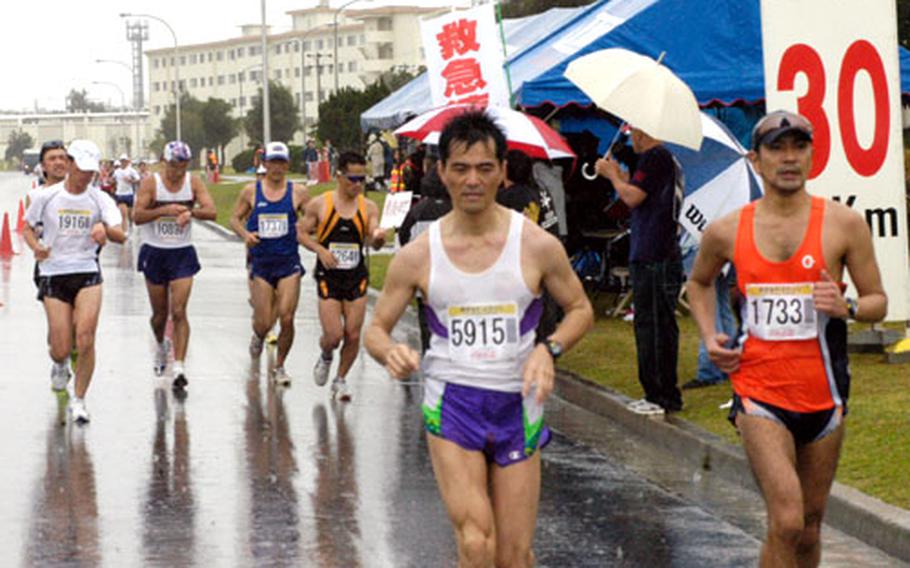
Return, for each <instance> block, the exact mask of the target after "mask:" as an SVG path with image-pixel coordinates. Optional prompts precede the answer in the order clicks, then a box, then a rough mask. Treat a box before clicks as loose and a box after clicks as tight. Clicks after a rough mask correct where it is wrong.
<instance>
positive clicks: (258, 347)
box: [250, 333, 262, 357]
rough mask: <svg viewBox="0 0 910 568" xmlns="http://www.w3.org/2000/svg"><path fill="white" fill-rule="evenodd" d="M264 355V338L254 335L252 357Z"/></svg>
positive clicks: (251, 346)
mask: <svg viewBox="0 0 910 568" xmlns="http://www.w3.org/2000/svg"><path fill="white" fill-rule="evenodd" d="M260 355H262V338H261V337H259V336H258V335H256V334H255V333H254V334H253V337H252V338H251V339H250V357H259V356H260Z"/></svg>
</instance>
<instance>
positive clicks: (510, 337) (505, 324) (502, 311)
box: [448, 302, 519, 363]
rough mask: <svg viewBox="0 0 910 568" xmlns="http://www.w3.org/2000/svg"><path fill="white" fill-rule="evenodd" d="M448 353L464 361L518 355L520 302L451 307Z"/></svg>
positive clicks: (498, 358) (506, 357) (491, 359)
mask: <svg viewBox="0 0 910 568" xmlns="http://www.w3.org/2000/svg"><path fill="white" fill-rule="evenodd" d="M448 331H449V356H450V357H451V358H452V359H453V360H455V361H460V362H463V363H480V362H487V361H505V360H508V359H514V358H516V357H518V344H519V333H518V332H519V329H518V304H516V303H514V302H512V303H507V304H481V305H477V304H475V305H470V306H449V330H448Z"/></svg>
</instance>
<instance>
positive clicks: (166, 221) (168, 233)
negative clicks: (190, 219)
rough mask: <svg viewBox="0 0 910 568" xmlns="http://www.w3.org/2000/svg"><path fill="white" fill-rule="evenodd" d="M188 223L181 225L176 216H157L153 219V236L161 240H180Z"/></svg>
mask: <svg viewBox="0 0 910 568" xmlns="http://www.w3.org/2000/svg"><path fill="white" fill-rule="evenodd" d="M188 228H189V224H186V225H184V226H183V227H181V226H180V225H178V224H177V218H176V217H158V219H156V220H155V236H156V237H158V238H159V239H161V240H162V241H174V242H177V241H182V240H183V238H184V235H186V230H187V229H188Z"/></svg>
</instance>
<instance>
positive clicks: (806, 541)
mask: <svg viewBox="0 0 910 568" xmlns="http://www.w3.org/2000/svg"><path fill="white" fill-rule="evenodd" d="M843 440H844V424H843V423H841V425H840V426H839V427H838V428H837V429H836V430H834V431H833V432H831V433H830V434H828V435H827V436H825V437H824V438H822V439H821V440H819V441H817V442H813V443H811V444H806V445H805V446H802V447H800V448H799V449H797V451H796V471H797V473H798V474H799V480H800V484H801V485H802V489H803V509H804V511H805V512H804V514H803V516H804V519H805V526H804V528H803V534H802V536H801V537H800V539H799V544H798V546H797V549H796V555H797V556H796V560H797V563H798V564H799V566H818V564H819V562H820V561H821V555H822V548H821V529H822V519H823V518H824V516H825V504H826V503H827V501H828V494H829V493H830V492H831V484H832V483H833V482H834V474H835V472H836V471H837V462H838V459H839V458H840V448H841V443H842V442H843Z"/></svg>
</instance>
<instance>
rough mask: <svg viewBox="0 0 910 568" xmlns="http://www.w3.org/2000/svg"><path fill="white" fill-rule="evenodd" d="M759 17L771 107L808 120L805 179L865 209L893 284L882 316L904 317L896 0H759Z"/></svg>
mask: <svg viewBox="0 0 910 568" xmlns="http://www.w3.org/2000/svg"><path fill="white" fill-rule="evenodd" d="M820 14H824V17H819V15H820ZM761 17H762V38H763V40H762V42H763V50H764V60H765V94H766V99H767V108H768V110H769V111H772V110H776V109H781V108H783V109H788V110H794V111H797V112H799V113H800V114H802V115H803V116H805V117H806V118H807V119H809V121H810V122H812V126H813V129H814V135H813V152H814V157H813V162H812V169H811V171H810V172H809V181H808V184H807V188H808V190H809V192H810V193H812V194H813V195H820V196H823V197H827V198H830V199H833V200H835V201H839V202H841V203H843V204H844V205H846V206H847V207H850V208H852V209H854V210H855V211H856V212H858V213H859V214H860V215H862V216H863V218H864V219H865V220H866V222H867V223H868V225H869V228H870V230H871V231H872V238H873V241H874V244H875V256H876V259H877V260H878V265H879V267H880V268H881V273H882V281H883V283H884V286H885V292H886V293H887V294H888V316H887V318H886V319H887V320H888V321H898V320H908V319H910V260H908V252H907V205H906V198H905V196H904V191H905V189H904V153H903V135H902V127H901V89H900V66H899V61H898V49H897V11H896V7H895V4H894V2H869V1H868V0H840V1H838V2H832V1H831V0H762V3H761ZM833 30H837V31H836V32H834V31H833ZM851 288H852V285H851ZM855 293H856V292H855V290H854V291H852V292H848V294H852V295H855Z"/></svg>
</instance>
